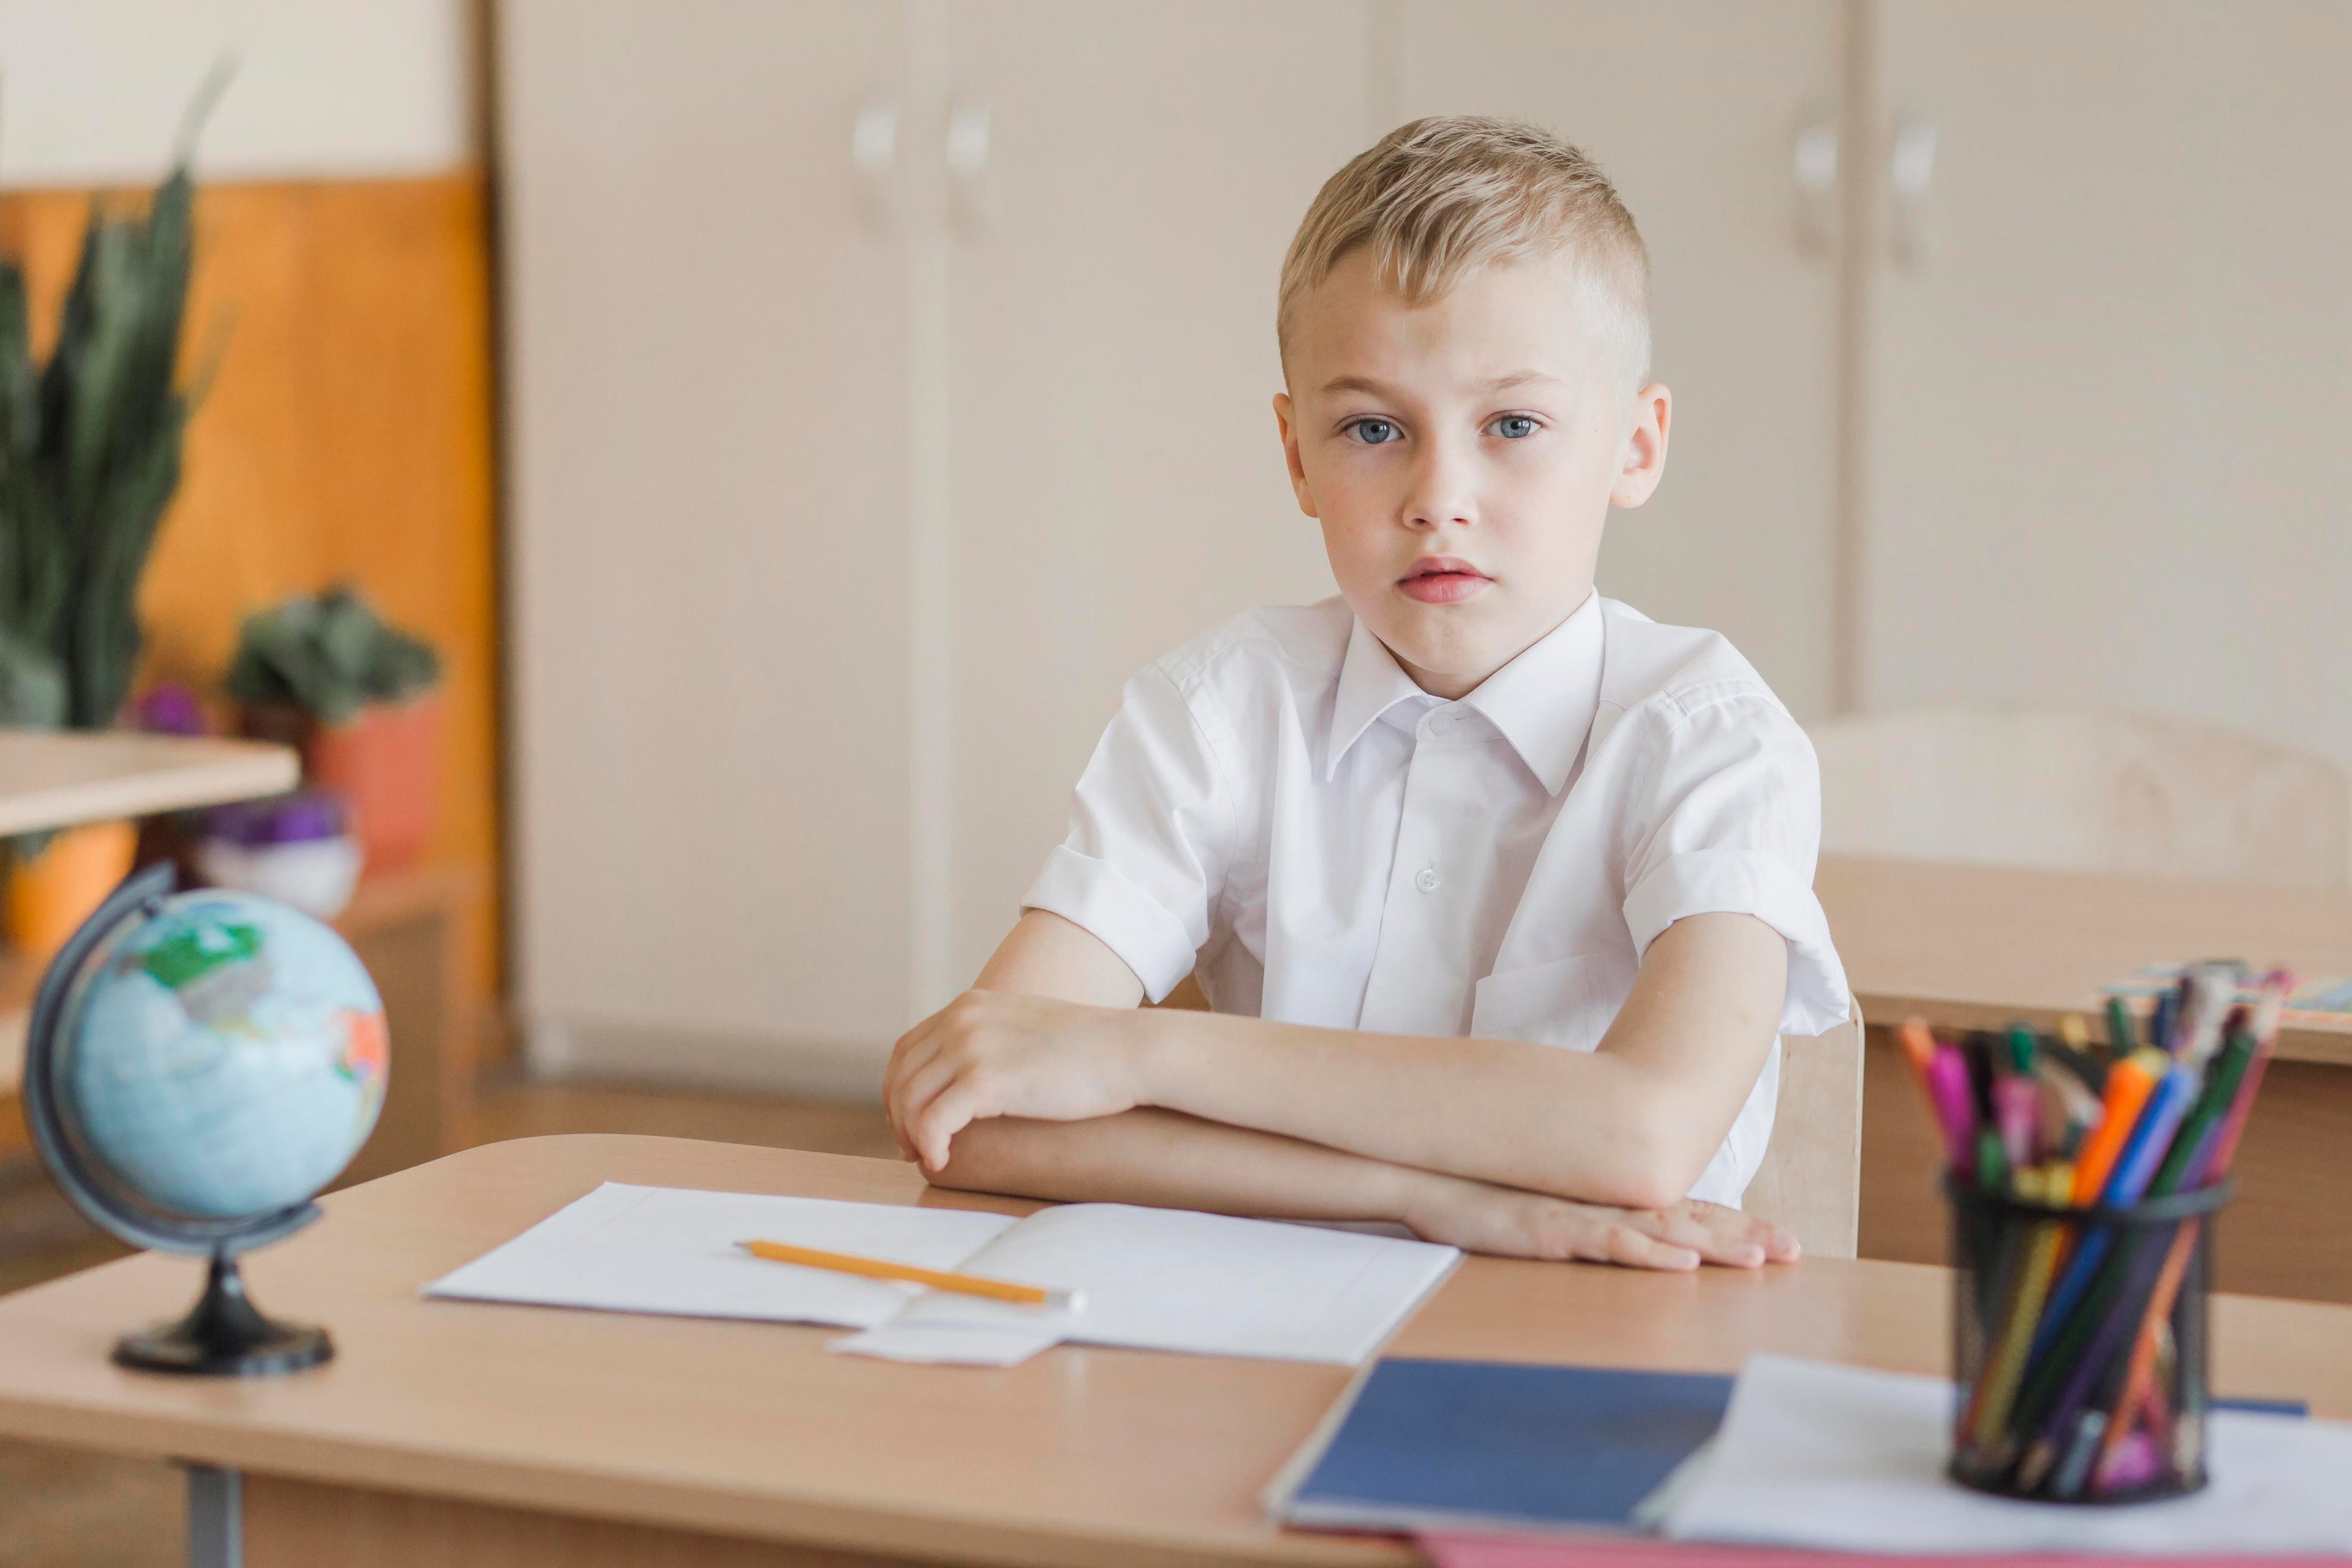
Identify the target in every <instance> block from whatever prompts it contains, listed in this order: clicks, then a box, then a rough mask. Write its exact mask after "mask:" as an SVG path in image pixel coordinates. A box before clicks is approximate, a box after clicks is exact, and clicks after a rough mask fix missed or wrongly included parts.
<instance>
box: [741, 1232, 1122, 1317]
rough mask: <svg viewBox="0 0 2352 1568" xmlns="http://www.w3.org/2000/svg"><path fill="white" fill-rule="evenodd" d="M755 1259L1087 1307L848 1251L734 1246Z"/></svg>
mask: <svg viewBox="0 0 2352 1568" xmlns="http://www.w3.org/2000/svg"><path fill="white" fill-rule="evenodd" d="M735 1245H736V1246H738V1247H741V1248H742V1249H743V1250H744V1251H746V1252H748V1253H750V1254H751V1255H752V1256H753V1257H754V1258H766V1259H768V1261H770V1262H771V1263H797V1264H799V1265H801V1266H802V1267H803V1268H830V1269H832V1270H833V1271H834V1272H835V1273H836V1274H857V1275H862V1276H864V1277H865V1278H866V1279H903V1280H905V1281H906V1282H907V1283H908V1284H909V1285H928V1286H929V1287H930V1288H931V1289H934V1290H952V1291H955V1292H956V1293H957V1294H958V1295H962V1296H986V1297H988V1298H989V1299H990V1300H996V1301H1012V1302H1015V1303H1018V1304H1019V1305H1021V1306H1024V1307H1044V1308H1045V1309H1047V1310H1050V1311H1057V1312H1075V1311H1076V1310H1078V1309H1079V1308H1081V1307H1083V1306H1085V1305H1086V1300H1085V1298H1084V1297H1082V1296H1080V1295H1079V1294H1078V1292H1076V1290H1048V1289H1044V1288H1043V1287H1041V1286H1036V1285H1013V1284H1008V1283H1007V1282H1005V1281H1004V1280H1002V1279H981V1278H980V1277H979V1276H977V1275H972V1274H949V1273H944V1272H942V1271H941V1270H940V1269H937V1268H916V1267H915V1266H914V1265H913V1264H911V1263H885V1262H883V1261H882V1260H881V1259H880V1258H857V1257H854V1256H852V1255H851V1254H849V1253H846V1252H821V1251H819V1250H818V1249H817V1248H815V1247H791V1246H787V1245H786V1244H785V1243H783V1242H781V1241H739V1242H737V1243H736V1244H735Z"/></svg>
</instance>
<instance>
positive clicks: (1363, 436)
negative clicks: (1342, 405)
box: [1349, 419, 1404, 447]
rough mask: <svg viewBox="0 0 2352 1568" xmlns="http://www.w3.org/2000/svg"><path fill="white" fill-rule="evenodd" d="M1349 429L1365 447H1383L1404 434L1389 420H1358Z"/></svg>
mask: <svg viewBox="0 0 2352 1568" xmlns="http://www.w3.org/2000/svg"><path fill="white" fill-rule="evenodd" d="M1349 429H1351V430H1353V431H1354V432H1355V433H1356V439H1357V440H1359V441H1361V442H1362V443H1363V444H1364V445H1365V446H1367V447H1380V446H1385V445H1386V444H1388V443H1389V442H1391V441H1393V440H1395V439H1396V438H1397V437H1400V436H1402V435H1403V434H1404V432H1403V431H1402V430H1399V429H1398V428H1397V427H1396V422H1395V421H1394V420H1391V419H1359V420H1357V421H1356V422H1355V423H1354V424H1353V425H1351V426H1349Z"/></svg>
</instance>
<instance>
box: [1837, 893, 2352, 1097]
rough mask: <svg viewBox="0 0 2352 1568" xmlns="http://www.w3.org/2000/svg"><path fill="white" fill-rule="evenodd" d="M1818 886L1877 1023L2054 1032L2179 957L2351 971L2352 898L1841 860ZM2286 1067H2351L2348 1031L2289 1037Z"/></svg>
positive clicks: (2311, 1030) (2304, 1028)
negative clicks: (2068, 1017) (2133, 976)
mask: <svg viewBox="0 0 2352 1568" xmlns="http://www.w3.org/2000/svg"><path fill="white" fill-rule="evenodd" d="M1813 890H1814V892H1815V893H1817V894H1818V895H1820V898H1821V900H1822V908H1823V909H1824V910H1827V911H1828V912H1829V917H1830V931H1831V934H1832V936H1833V937H1834V938H1835V939H1836V941H1837V948H1838V955H1839V956H1840V957H1841V958H1843V960H1844V961H1845V969H1846V978H1847V980H1848V981H1849V982H1850V983H1851V984H1853V991H1854V994H1855V996H1856V997H1858V998H1859V999H1860V1000H1861V1002H1862V1015H1863V1016H1864V1017H1865V1018H1867V1019H1870V1020H1871V1021H1872V1022H1874V1023H1886V1024H1891V1023H1894V1022H1896V1021H1898V1020H1900V1019H1901V1018H1903V1017H1905V1016H1908V1015H1911V1014H1915V1013H1916V1014H1918V1015H1920V1016H1924V1017H1926V1018H1927V1020H1928V1021H1929V1022H1930V1023H1933V1024H1938V1025H1946V1026H1951V1027H1954V1028H1997V1027H2000V1026H2002V1025H2005V1024H2007V1023H2009V1022H2010V1021H2011V1019H2014V1018H2027V1019H2031V1020H2032V1021H2033V1022H2035V1023H2038V1024H2040V1025H2042V1026H2044V1027H2053V1026H2055V1025H2056V1024H2057V1022H2058V1019H2059V1018H2060V1017H2061V1016H2063V1015H2065V1014H2068V1013H2084V1014H2095V1013H2096V1012H2097V1010H2098V1008H2099V1005H2100V996H2099V988H2100V987H2101V986H2103V985H2107V984H2113V983H2115V982H2116V981H2118V980H2122V979H2124V978H2126V976H2128V975H2129V974H2130V973H2132V972H2133V971H2134V970H2136V969H2137V968H2139V967H2140V965H2142V964H2145V963H2171V962H2175V961H2179V960H2186V959H2199V958H2242V959H2245V960H2247V961H2249V962H2250V963H2264V964H2267V963H2284V964H2286V965H2287V966H2288V967H2290V968H2292V969H2294V970H2295V971H2297V972H2298V973H2303V974H2308V975H2318V974H2352V891H2347V890H2323V889H2309V888H2255V887H2245V886H2242V885H2239V884H2236V883H2230V882H2175V881H2167V880H2162V879H2157V878H2152V877H2126V876H2114V875H2105V874H2093V873H2087V872H2077V871H2038V870H2032V869H2028V868H2021V867H2008V866H1969V865H1959V864H1955V863H1948V862H1941V861H1930V860H1885V859H1875V858H1861V857H1848V856H1834V855H1825V856H1823V857H1822V861H1821V867H1820V869H1819V870H1818V871H1816V872H1815V874H1814V877H1813ZM2094 1028H2095V1030H2096V1029H2097V1026H2096V1025H2094ZM2279 1057H2280V1058H2281V1059H2282V1060H2286V1061H2314V1062H2330V1063H2336V1064H2339V1065H2340V1064H2352V1029H2347V1028H2341V1027H2335V1028H2327V1027H2319V1026H2312V1025H2307V1024H2306V1025H2300V1026H2291V1027H2288V1028H2285V1029H2283V1030H2281V1031H2280V1034H2279Z"/></svg>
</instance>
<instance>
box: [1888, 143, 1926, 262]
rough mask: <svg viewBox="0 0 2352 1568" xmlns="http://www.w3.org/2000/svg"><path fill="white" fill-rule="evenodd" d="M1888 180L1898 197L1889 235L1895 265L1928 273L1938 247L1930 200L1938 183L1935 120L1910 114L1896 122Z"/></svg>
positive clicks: (1893, 205)
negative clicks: (1929, 204) (1923, 118)
mask: <svg viewBox="0 0 2352 1568" xmlns="http://www.w3.org/2000/svg"><path fill="white" fill-rule="evenodd" d="M1886 183H1887V186H1888V189H1889V191H1890V192H1891V194H1892V195H1893V198H1894V199H1893V202H1892V204H1891V206H1890V210H1889V213H1888V216H1889V219H1890V220H1891V221H1890V222H1889V224H1888V233H1887V238H1888V241H1889V244H1890V245H1891V247H1892V248H1893V252H1894V257H1895V266H1896V267H1898V268H1901V269H1902V270H1904V271H1906V272H1924V271H1926V270H1927V263H1928V261H1929V260H1930V259H1931V258H1933V257H1934V255H1935V248H1936V247H1935V230H1934V226H1933V225H1932V223H1931V222H1930V219H1931V217H1932V216H1933V215H1932V213H1931V212H1930V211H1929V207H1928V201H1927V198H1928V195H1929V194H1930V192H1931V191H1932V190H1933V189H1934V187H1935V184H1936V124H1935V121H1931V120H1921V119H1917V118H1915V117H1912V116H1909V115H1906V116H1905V117H1904V118H1903V119H1901V120H1899V121H1896V122H1895V140H1894V142H1893V143H1892V146H1891V150H1890V151H1889V152H1888V153H1887V158H1886Z"/></svg>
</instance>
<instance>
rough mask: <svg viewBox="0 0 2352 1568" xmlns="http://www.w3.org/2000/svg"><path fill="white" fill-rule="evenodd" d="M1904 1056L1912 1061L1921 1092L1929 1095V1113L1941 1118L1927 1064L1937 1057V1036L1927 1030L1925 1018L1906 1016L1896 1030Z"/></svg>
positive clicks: (1913, 1074)
mask: <svg viewBox="0 0 2352 1568" xmlns="http://www.w3.org/2000/svg"><path fill="white" fill-rule="evenodd" d="M1895 1041H1896V1043H1897V1044H1899V1045H1901V1046H1902V1047H1903V1055H1904V1057H1905V1058H1906V1059H1907V1060H1908V1061H1909V1062H1910V1063H1911V1076H1912V1077H1913V1078H1915V1079H1918V1080H1919V1092H1920V1093H1921V1094H1923V1095H1925V1096H1926V1097H1927V1114H1928V1115H1929V1116H1931V1117H1938V1118H1940V1117H1941V1116H1942V1114H1943V1112H1942V1111H1941V1110H1938V1109H1937V1105H1936V1090H1935V1089H1934V1088H1933V1086H1932V1085H1931V1084H1930V1082H1929V1079H1928V1072H1927V1064H1928V1063H1929V1062H1932V1061H1934V1060H1935V1059H1936V1037H1935V1036H1934V1035H1932V1034H1930V1033H1928V1031H1927V1020H1926V1019H1925V1018H1906V1019H1904V1020H1903V1026H1902V1027H1900V1028H1898V1029H1896V1030H1895Z"/></svg>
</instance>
